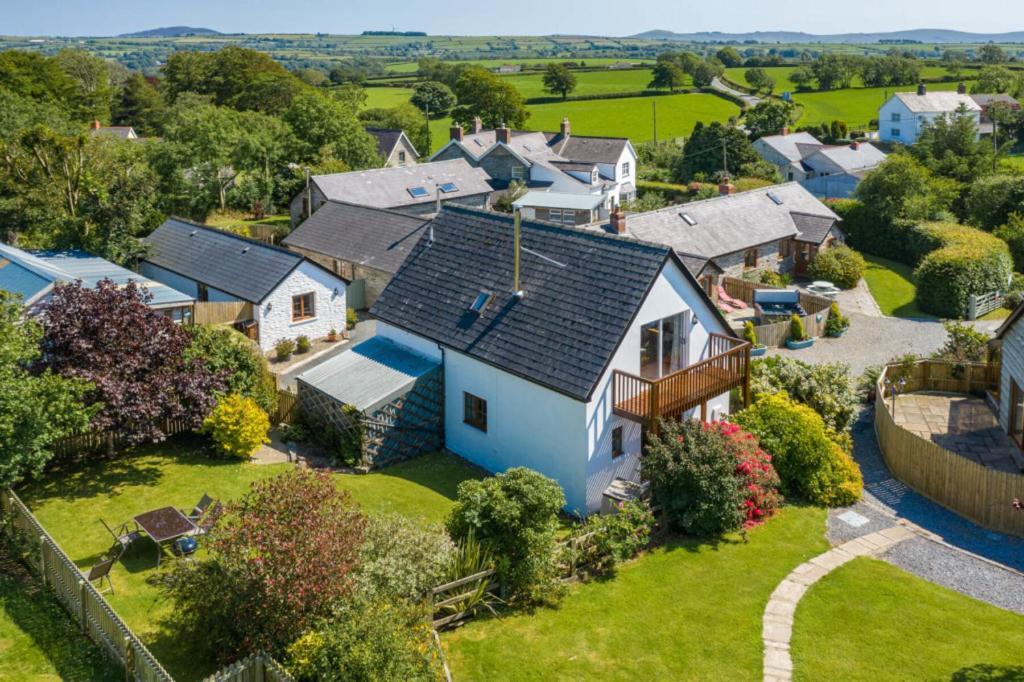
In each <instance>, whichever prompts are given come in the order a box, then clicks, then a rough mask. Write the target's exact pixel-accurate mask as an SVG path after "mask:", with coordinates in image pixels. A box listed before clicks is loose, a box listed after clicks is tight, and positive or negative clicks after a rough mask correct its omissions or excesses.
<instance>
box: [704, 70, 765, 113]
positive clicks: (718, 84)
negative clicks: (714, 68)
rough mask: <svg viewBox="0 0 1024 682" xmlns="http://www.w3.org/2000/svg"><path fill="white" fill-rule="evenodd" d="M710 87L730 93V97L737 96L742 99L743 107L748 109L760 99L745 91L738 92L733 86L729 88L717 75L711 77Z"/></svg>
mask: <svg viewBox="0 0 1024 682" xmlns="http://www.w3.org/2000/svg"><path fill="white" fill-rule="evenodd" d="M711 89H712V90H718V91H719V92H722V93H725V94H726V95H730V96H732V97H738V98H739V99H741V100H743V103H744V105H745V107H746V108H748V109H749V108H751V107H756V106H757V105H758V104H760V103H761V101H762V100H761V98H760V97H757V96H756V95H748V94H747V93H745V92H740V91H739V90H736V89H735V88H730V87H729V86H728V85H726V84H725V83H723V82H722V81H721V80H720V79H719V78H717V77H716V78H712V79H711Z"/></svg>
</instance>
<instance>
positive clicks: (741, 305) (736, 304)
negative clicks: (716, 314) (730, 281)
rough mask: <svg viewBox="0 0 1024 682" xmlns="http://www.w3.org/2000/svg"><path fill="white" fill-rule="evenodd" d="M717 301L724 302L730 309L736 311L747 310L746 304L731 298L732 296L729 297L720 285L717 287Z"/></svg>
mask: <svg viewBox="0 0 1024 682" xmlns="http://www.w3.org/2000/svg"><path fill="white" fill-rule="evenodd" d="M718 300H719V301H725V302H726V303H728V304H729V305H730V306H731V307H733V308H735V309H737V310H746V308H747V304H746V303H745V302H744V301H741V300H740V299H738V298H733V297H732V296H730V295H729V294H728V292H726V290H725V287H723V286H722V285H721V284H719V285H718Z"/></svg>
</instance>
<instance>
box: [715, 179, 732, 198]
mask: <svg viewBox="0 0 1024 682" xmlns="http://www.w3.org/2000/svg"><path fill="white" fill-rule="evenodd" d="M735 193H736V185H734V184H732V182H731V181H730V180H729V176H728V175H726V176H725V177H724V178H722V182H721V183H719V185H718V194H719V196H723V197H727V196H729V195H730V194H735Z"/></svg>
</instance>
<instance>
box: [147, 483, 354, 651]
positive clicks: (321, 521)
mask: <svg viewBox="0 0 1024 682" xmlns="http://www.w3.org/2000/svg"><path fill="white" fill-rule="evenodd" d="M365 525H366V521H365V519H364V517H363V515H362V514H361V513H360V512H359V510H358V507H357V506H356V505H355V504H354V503H353V502H352V501H351V500H350V498H349V496H348V493H346V492H342V491H339V490H338V489H337V488H336V487H335V485H334V482H333V480H332V479H331V477H330V475H329V474H327V473H318V472H314V471H311V470H309V469H289V470H288V471H286V472H284V473H282V474H279V475H277V476H275V477H273V478H269V479H265V480H262V481H257V482H255V483H253V484H252V488H251V490H250V492H249V493H248V494H246V495H245V496H244V497H243V498H241V499H240V500H237V501H235V502H232V503H229V504H228V505H227V509H226V510H225V514H224V515H223V516H222V517H221V518H220V519H219V520H218V521H217V523H216V525H215V526H214V528H213V530H212V531H211V533H210V540H209V543H208V548H209V549H208V555H207V558H205V559H199V560H196V561H188V562H180V563H179V564H177V565H176V566H175V568H174V572H173V574H172V575H171V576H170V578H169V580H168V585H167V589H168V591H169V594H170V596H171V598H172V600H173V601H174V604H175V607H174V618H175V619H176V620H177V623H176V629H177V630H178V632H180V633H181V634H182V636H183V638H184V639H187V640H188V641H189V646H191V647H193V648H194V650H195V651H196V652H197V653H199V654H205V655H207V656H209V657H210V658H227V657H231V658H235V657H238V656H244V655H246V654H250V653H255V652H257V651H260V650H262V651H266V652H268V653H271V654H280V653H281V652H282V651H283V650H284V648H285V647H286V646H288V645H289V644H290V643H291V642H293V641H295V639H297V638H298V637H299V636H300V635H301V634H302V633H304V632H305V631H306V630H308V629H309V628H310V627H311V626H312V625H313V624H314V623H316V622H317V621H318V620H319V619H321V618H325V617H327V616H329V615H330V613H331V610H332V608H333V607H334V606H336V605H337V604H338V603H339V601H340V600H342V599H343V598H344V597H346V596H347V595H348V594H349V593H350V591H351V584H352V576H351V573H352V570H353V569H354V568H355V566H356V563H357V561H358V556H359V548H360V546H361V544H362V541H363V533H364V529H365ZM240 614H244V615H245V617H244V618H240V617H239V615H240Z"/></svg>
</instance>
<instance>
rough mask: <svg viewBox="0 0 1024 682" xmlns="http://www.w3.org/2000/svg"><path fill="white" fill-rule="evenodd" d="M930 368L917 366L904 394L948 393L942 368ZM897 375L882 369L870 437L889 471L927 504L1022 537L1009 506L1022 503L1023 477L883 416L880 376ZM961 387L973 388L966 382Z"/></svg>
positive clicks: (1022, 518)
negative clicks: (909, 391) (964, 454)
mask: <svg viewBox="0 0 1024 682" xmlns="http://www.w3.org/2000/svg"><path fill="white" fill-rule="evenodd" d="M936 364H941V363H935V362H932V361H924V362H921V363H918V364H917V366H916V367H915V370H914V372H913V374H914V375H915V376H913V377H912V378H911V379H909V380H908V382H907V386H908V389H912V390H939V391H942V390H946V391H948V390H949V389H948V388H946V387H945V386H946V385H948V379H946V378H945V375H946V373H947V372H946V371H945V370H948V366H945V365H943V367H944V371H938V369H937V368H936V367H935V365H936ZM899 369H900V368H899V367H897V366H892V367H888V368H886V370H885V372H883V373H882V375H881V377H879V380H878V386H877V389H876V392H875V435H876V436H877V437H878V445H879V447H880V448H881V450H882V456H883V458H884V459H885V463H886V465H887V466H888V467H889V471H891V472H892V475H893V476H894V477H896V478H897V479H899V480H900V481H902V482H903V483H905V484H907V485H908V486H910V487H911V488H913V489H914V490H916V491H917V492H919V493H920V494H922V495H924V496H925V497H927V498H928V499H930V500H932V501H933V502H936V503H938V504H941V505H942V506H943V507H945V508H947V509H949V510H951V511H953V512H956V513H957V514H959V515H961V516H963V517H965V518H967V519H970V520H971V521H973V522H975V523H977V524H978V525H980V526H984V527H985V528H989V529H991V530H995V531H999V532H1001V533H1008V534H1010V535H1019V536H1024V510H1018V509H1014V508H1013V504H1012V503H1013V500H1014V498H1019V499H1024V475H1020V474H1011V473H1007V472H1004V471H997V470H995V469H990V468H988V467H985V466H982V465H980V464H977V463H975V462H972V461H971V460H969V459H967V458H966V457H962V456H960V455H958V454H956V453H953V452H950V451H949V450H946V449H945V448H943V447H941V446H939V445H936V444H935V443H933V442H931V441H929V440H925V439H924V438H921V437H920V436H918V435H917V434H914V433H911V432H910V431H907V430H906V429H904V428H903V427H901V426H899V425H898V424H897V423H896V422H895V420H894V419H893V417H892V415H891V414H890V413H889V409H888V406H887V404H886V396H885V390H884V382H885V377H886V372H890V371H899ZM972 374H977V375H981V374H983V372H981V371H980V370H977V369H974V368H970V369H969V370H968V372H967V376H968V377H970V376H972ZM933 375H934V376H935V377H936V379H935V380H934V381H933V380H931V379H930V377H931V376H933ZM939 377H942V378H939ZM964 383H965V384H967V385H968V386H971V388H976V387H975V386H972V385H971V383H972V382H971V381H970V379H969V378H968V379H966V380H964ZM964 392H966V391H964Z"/></svg>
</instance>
